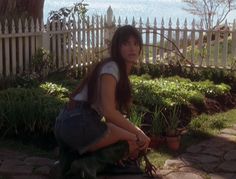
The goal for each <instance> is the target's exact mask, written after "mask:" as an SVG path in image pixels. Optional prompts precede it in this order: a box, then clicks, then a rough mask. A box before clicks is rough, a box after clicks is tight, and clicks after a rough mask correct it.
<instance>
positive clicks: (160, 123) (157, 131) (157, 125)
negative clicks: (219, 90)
mask: <svg viewBox="0 0 236 179" xmlns="http://www.w3.org/2000/svg"><path fill="white" fill-rule="evenodd" d="M163 110H164V107H160V106H155V110H154V111H153V112H152V126H151V133H152V134H153V135H155V136H162V135H163V133H164V132H165V128H166V125H165V120H166V118H165V115H164V113H163Z"/></svg>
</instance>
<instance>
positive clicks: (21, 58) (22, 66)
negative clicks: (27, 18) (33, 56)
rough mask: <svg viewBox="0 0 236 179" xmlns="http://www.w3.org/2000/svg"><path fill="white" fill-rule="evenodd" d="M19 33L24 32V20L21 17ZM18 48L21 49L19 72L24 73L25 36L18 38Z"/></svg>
mask: <svg viewBox="0 0 236 179" xmlns="http://www.w3.org/2000/svg"><path fill="white" fill-rule="evenodd" d="M18 27H19V28H18V33H22V21H21V19H19V21H18ZM18 50H19V64H18V65H19V73H20V74H21V73H23V71H24V61H23V55H24V51H23V38H22V37H19V38H18Z"/></svg>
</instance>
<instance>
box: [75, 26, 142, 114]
mask: <svg viewBox="0 0 236 179" xmlns="http://www.w3.org/2000/svg"><path fill="white" fill-rule="evenodd" d="M130 37H134V38H135V39H136V40H137V42H138V44H139V47H140V53H141V51H142V46H143V42H142V37H141V34H140V33H139V32H138V30H137V29H136V28H135V27H133V26H131V25H125V26H121V27H118V28H117V30H116V31H115V33H114V35H113V38H112V41H111V46H110V58H107V59H105V60H103V61H101V62H99V63H98V64H96V66H95V67H94V68H93V69H92V70H91V72H90V73H89V74H87V75H86V77H85V78H84V80H83V81H82V83H81V84H80V85H79V86H78V88H77V89H76V90H75V91H74V92H73V93H72V94H71V96H70V99H71V100H72V99H73V97H74V96H75V95H76V94H78V93H79V92H80V91H81V90H82V89H83V87H84V85H85V84H88V102H89V103H90V104H93V103H94V102H95V101H96V99H97V96H96V95H97V93H96V90H97V83H98V78H99V73H100V69H101V67H102V66H103V65H104V64H105V63H107V62H109V61H115V62H116V63H117V66H118V68H119V74H120V78H119V81H118V83H117V86H116V94H115V96H116V102H117V105H118V108H119V110H120V111H121V112H122V113H127V112H128V111H129V108H130V104H131V99H132V97H131V85H130V81H129V78H128V74H127V70H126V64H125V60H124V59H123V58H122V56H121V52H120V48H121V45H122V44H123V43H124V42H126V41H128V39H129V38H130Z"/></svg>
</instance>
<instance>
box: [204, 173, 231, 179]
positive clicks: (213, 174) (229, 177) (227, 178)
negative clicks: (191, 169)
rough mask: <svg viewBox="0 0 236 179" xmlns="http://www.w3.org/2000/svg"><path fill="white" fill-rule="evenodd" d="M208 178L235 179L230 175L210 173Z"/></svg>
mask: <svg viewBox="0 0 236 179" xmlns="http://www.w3.org/2000/svg"><path fill="white" fill-rule="evenodd" d="M208 176H210V177H211V179H235V178H233V177H234V174H232V173H210V174H208Z"/></svg>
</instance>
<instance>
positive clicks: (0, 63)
mask: <svg viewBox="0 0 236 179" xmlns="http://www.w3.org/2000/svg"><path fill="white" fill-rule="evenodd" d="M1 36H2V24H1V23H0V76H2V75H3V69H4V68H3V53H2V49H3V48H2V43H3V40H2V38H1Z"/></svg>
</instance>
